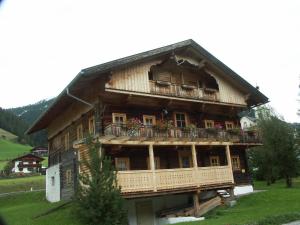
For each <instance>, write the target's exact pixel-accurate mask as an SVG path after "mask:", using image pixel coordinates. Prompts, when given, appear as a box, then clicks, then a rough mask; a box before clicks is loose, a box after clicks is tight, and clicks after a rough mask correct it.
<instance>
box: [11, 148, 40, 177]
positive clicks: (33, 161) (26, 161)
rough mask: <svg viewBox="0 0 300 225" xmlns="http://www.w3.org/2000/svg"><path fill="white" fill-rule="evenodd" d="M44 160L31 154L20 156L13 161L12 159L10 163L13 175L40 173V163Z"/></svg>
mask: <svg viewBox="0 0 300 225" xmlns="http://www.w3.org/2000/svg"><path fill="white" fill-rule="evenodd" d="M43 160H44V159H43V158H41V157H39V156H36V155H33V154H31V153H29V154H25V155H22V156H20V157H17V158H15V159H12V160H11V161H12V163H13V165H14V167H13V169H12V172H13V173H20V174H25V173H40V172H42V163H41V162H42V161H43Z"/></svg>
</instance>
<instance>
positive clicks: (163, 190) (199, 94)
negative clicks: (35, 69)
mask: <svg viewBox="0 0 300 225" xmlns="http://www.w3.org/2000/svg"><path fill="white" fill-rule="evenodd" d="M266 102H268V98H267V97H266V96H264V95H263V94H262V93H261V92H260V91H259V90H257V89H256V88H254V87H253V86H251V85H250V84H249V83H248V82H247V81H245V80H244V79H243V78H242V77H240V76H239V75H238V74H236V73H235V72H234V71H232V70H231V69H230V68H229V67H227V66H226V65H225V64H223V63H222V62H221V61H219V60H218V59H216V58H215V57H214V56H212V55H211V54H210V53H209V52H207V51H206V50H205V49H203V48H202V47H201V46H199V45H198V44H197V43H195V42H194V41H193V40H187V41H183V42H179V43H176V44H173V45H169V46H165V47H162V48H158V49H154V50H151V51H147V52H143V53H140V54H136V55H133V56H129V57H125V58H122V59H118V60H115V61H111V62H108V63H104V64H101V65H97V66H93V67H90V68H87V69H84V70H82V71H81V72H80V73H79V74H78V75H77V76H76V77H75V78H74V80H73V81H72V82H71V83H70V84H69V85H68V86H67V87H66V88H65V89H64V90H63V91H62V92H61V93H60V95H59V96H58V97H57V99H56V101H55V102H54V103H53V104H52V105H51V107H49V109H48V110H47V111H46V112H45V113H44V114H43V115H42V116H41V117H40V118H39V119H38V120H37V121H36V122H35V123H34V124H33V126H32V127H31V128H30V129H29V130H28V133H33V132H36V131H38V130H41V129H47V131H48V141H49V168H48V170H47V198H48V200H50V201H59V200H61V199H67V198H70V197H71V196H72V195H73V193H74V189H75V188H76V187H75V186H76V182H75V181H76V179H77V177H78V173H80V172H81V171H83V170H85V169H86V168H84V167H82V166H79V164H78V161H80V159H82V158H83V157H84V156H86V154H87V147H86V145H84V141H83V140H84V138H85V136H86V135H87V134H92V135H94V136H95V137H98V138H99V140H100V142H101V143H102V145H103V148H104V149H105V154H107V155H109V156H110V157H111V159H112V160H113V163H114V164H115V167H116V168H117V170H118V173H117V179H118V184H119V185H120V186H121V190H122V195H123V196H124V198H125V199H127V207H128V217H129V221H130V224H158V222H157V221H158V220H157V217H160V216H162V215H165V214H166V213H165V212H167V211H168V209H170V208H178V207H181V206H184V205H186V206H188V205H189V204H191V205H194V212H196V211H197V209H198V207H199V205H201V202H202V200H201V199H202V196H204V195H205V194H206V193H214V192H215V191H217V190H220V189H225V190H227V191H228V192H229V193H231V194H232V192H231V190H233V189H234V188H235V189H236V190H237V188H238V187H241V185H244V186H243V187H249V185H251V180H250V176H249V173H248V165H247V156H246V149H248V148H250V147H252V146H257V145H259V144H260V139H259V135H258V134H257V133H255V132H253V131H251V132H246V131H243V130H241V129H240V122H239V117H238V113H239V112H241V111H243V110H246V109H248V108H252V107H255V106H258V105H261V104H264V103H266ZM243 187H241V189H243Z"/></svg>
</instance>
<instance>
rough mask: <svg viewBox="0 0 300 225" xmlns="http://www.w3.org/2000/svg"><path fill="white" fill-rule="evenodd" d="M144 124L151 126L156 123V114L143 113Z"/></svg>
mask: <svg viewBox="0 0 300 225" xmlns="http://www.w3.org/2000/svg"><path fill="white" fill-rule="evenodd" d="M143 122H144V125H145V126H147V127H151V126H153V125H155V124H156V119H155V116H149V115H143Z"/></svg>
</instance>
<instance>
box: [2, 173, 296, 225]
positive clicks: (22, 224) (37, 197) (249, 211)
mask: <svg viewBox="0 0 300 225" xmlns="http://www.w3.org/2000/svg"><path fill="white" fill-rule="evenodd" d="M295 181H296V183H295V187H294V188H291V189H287V188H285V184H284V182H283V181H280V182H278V183H277V184H275V185H272V186H271V187H267V186H266V185H265V184H264V183H262V182H257V183H256V187H258V188H259V189H265V190H267V191H265V192H260V193H256V194H252V195H248V196H244V197H241V198H240V199H239V200H238V204H237V205H236V206H234V207H232V208H226V207H220V208H218V209H216V210H214V211H213V212H211V213H210V214H208V215H207V216H208V218H207V219H206V220H205V221H200V222H189V223H181V224H180V225H208V224H209V225H233V224H253V223H255V222H257V221H261V220H262V219H264V218H266V217H270V216H277V215H284V214H290V213H299V212H300V204H299V199H300V179H299V178H298V179H297V180H295ZM44 196H45V193H44V192H42V193H40V192H39V193H26V194H19V195H16V196H9V197H2V198H0V213H2V215H3V216H4V217H5V219H6V220H7V222H8V225H27V224H28V225H50V224H51V225H52V224H53V222H55V224H56V225H80V224H79V222H78V221H77V220H76V218H74V216H72V214H71V206H66V207H65V208H62V209H60V210H58V211H56V212H53V213H51V214H49V215H47V216H43V217H40V218H37V219H33V217H34V216H36V215H38V214H41V213H43V212H45V211H47V210H49V209H51V208H53V207H55V206H58V205H59V204H61V203H48V202H47V201H46V200H45V197H44ZM295 219H297V218H295ZM285 222H288V221H285ZM259 224H263V225H265V224H276V223H265V222H263V223H259ZM178 225H179V224H178Z"/></svg>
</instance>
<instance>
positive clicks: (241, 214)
mask: <svg viewBox="0 0 300 225" xmlns="http://www.w3.org/2000/svg"><path fill="white" fill-rule="evenodd" d="M294 181H295V183H294V185H295V186H294V187H293V188H290V189H288V188H285V183H284V181H279V182H277V183H276V184H274V185H271V186H269V187H268V186H266V184H265V182H256V183H255V189H261V190H266V191H265V192H260V193H255V194H251V195H247V196H244V197H241V198H240V199H238V202H237V205H236V206H234V207H232V208H228V207H219V208H218V209H216V210H214V211H212V212H210V213H209V214H208V215H206V217H207V219H206V220H204V221H200V222H190V223H180V225H183V224H184V225H227V224H230V225H232V224H247V223H248V224H251V223H254V222H255V221H259V220H262V219H264V218H265V217H268V216H274V215H283V214H288V213H294V212H295V213H300V201H299V200H300V178H298V179H297V180H294ZM299 219H300V218H299ZM178 225H179V224H178Z"/></svg>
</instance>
